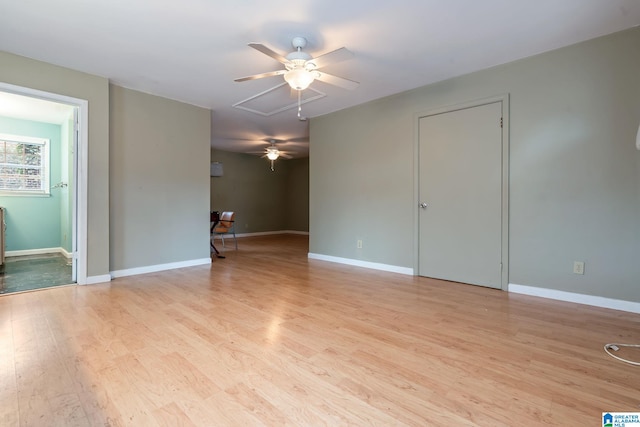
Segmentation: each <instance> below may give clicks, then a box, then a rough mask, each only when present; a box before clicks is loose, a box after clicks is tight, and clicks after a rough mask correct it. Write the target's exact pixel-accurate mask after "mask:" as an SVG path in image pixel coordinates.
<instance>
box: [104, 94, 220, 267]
mask: <svg viewBox="0 0 640 427" xmlns="http://www.w3.org/2000/svg"><path fill="white" fill-rule="evenodd" d="M110 102H111V109H110V123H111V129H110V135H111V147H110V153H109V155H110V157H111V163H110V174H109V176H110V189H111V207H110V215H111V233H110V235H111V241H110V243H111V244H110V247H111V271H117V270H125V269H131V268H139V267H148V266H155V265H161V264H166V263H173V262H181V261H191V260H199V259H205V258H208V257H209V256H210V254H209V154H210V153H209V148H210V129H211V112H210V111H209V110H207V109H204V108H200V107H195V106H192V105H188V104H183V103H180V102H177V101H173V100H169V99H166V98H161V97H158V96H153V95H149V94H145V93H141V92H137V91H134V90H130V89H125V88H122V87H119V86H116V85H111V86H110Z"/></svg>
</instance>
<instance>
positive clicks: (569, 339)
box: [0, 235, 640, 427]
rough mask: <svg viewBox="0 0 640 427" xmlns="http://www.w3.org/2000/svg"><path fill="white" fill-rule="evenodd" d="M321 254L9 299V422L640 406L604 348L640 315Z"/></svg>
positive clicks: (635, 378)
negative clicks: (316, 257) (356, 263)
mask: <svg viewBox="0 0 640 427" xmlns="http://www.w3.org/2000/svg"><path fill="white" fill-rule="evenodd" d="M307 252H308V238H307V237H306V236H295V235H289V236H267V237H255V238H243V239H241V240H240V243H239V249H238V250H237V251H235V250H228V251H226V252H225V254H226V255H227V258H226V259H212V264H211V265H210V266H196V267H189V268H183V269H176V270H169V271H164V272H158V273H152V274H146V275H138V276H131V277H123V278H119V279H115V280H113V281H112V282H111V283H110V284H100V285H91V286H75V287H64V288H52V289H49V290H42V291H38V292H31V293H24V294H14V295H5V296H0V425H2V426H5V425H6V426H42V425H47V426H48V425H61V426H68V425H78V426H109V427H115V426H136V427H137V426H211V425H216V426H239V425H242V426H284V425H290V426H300V425H305V426H306V425H309V426H316V425H341V426H344V425H347V426H348V425H354V426H362V425H380V426H392V425H393V426H424V425H461V426H514V425H526V426H542V425H556V426H576V425H600V423H601V420H600V417H601V413H602V412H605V411H618V412H638V411H640V389H639V386H638V384H640V371H639V370H638V368H637V367H634V366H631V365H627V364H624V363H622V362H619V361H617V360H615V359H613V358H611V357H610V356H608V355H606V354H605V353H604V351H603V349H602V347H603V345H604V344H605V343H608V342H629V343H634V340H637V339H638V337H639V336H640V315H637V314H632V313H624V312H619V311H615V310H607V309H601V308H597V307H589V306H584V305H579V304H572V303H564V302H560V301H550V300H545V299H542V298H536V297H530V296H524V295H511V294H509V293H506V292H501V291H497V290H493V289H485V288H481V287H475V286H469V285H463V284H459V283H452V282H445V281H439V280H434V279H428V278H422V277H412V276H405V275H399V274H394V273H388V272H380V271H373V270H367V269H362V268H358V267H353V266H346V265H339V264H333V263H328V262H324V261H319V260H310V259H308V258H307ZM623 351H624V354H626V355H629V354H630V353H631V354H633V353H632V352H633V350H631V349H625V350H623ZM621 354H622V353H621ZM630 357H633V356H630Z"/></svg>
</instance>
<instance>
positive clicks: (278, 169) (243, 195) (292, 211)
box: [210, 149, 309, 233]
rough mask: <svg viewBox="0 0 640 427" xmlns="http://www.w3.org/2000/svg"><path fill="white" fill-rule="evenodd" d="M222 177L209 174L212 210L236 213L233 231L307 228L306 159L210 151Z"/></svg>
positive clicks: (305, 229) (296, 229)
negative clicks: (271, 162) (272, 159)
mask: <svg viewBox="0 0 640 427" xmlns="http://www.w3.org/2000/svg"><path fill="white" fill-rule="evenodd" d="M211 161H212V162H221V163H222V164H223V168H224V176H222V177H211V178H210V179H211V209H212V210H217V211H220V212H222V211H234V212H236V233H256V232H265V231H284V230H293V231H304V232H306V231H308V217H309V214H308V212H309V210H308V206H309V205H308V192H309V190H308V188H309V187H308V185H309V173H308V164H309V161H308V159H306V158H305V159H290V160H284V159H281V160H276V162H275V171H273V172H272V171H271V169H270V165H269V161H268V160H266V159H264V158H260V157H258V156H254V155H249V154H240V153H232V152H228V151H222V150H215V149H212V150H211Z"/></svg>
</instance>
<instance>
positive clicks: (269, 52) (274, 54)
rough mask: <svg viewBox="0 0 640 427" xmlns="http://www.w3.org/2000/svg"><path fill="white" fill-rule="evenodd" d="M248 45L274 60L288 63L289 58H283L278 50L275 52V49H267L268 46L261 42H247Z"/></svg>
mask: <svg viewBox="0 0 640 427" xmlns="http://www.w3.org/2000/svg"><path fill="white" fill-rule="evenodd" d="M249 46H250V47H252V48H254V49H255V50H258V51H260V52H262V53H264V54H265V55H267V56H270V57H272V58H273V59H275V60H276V61H278V62H280V63H282V64H288V63H289V60H288V59H287V58H285V57H284V56H282V55H280V54H279V53H278V52H275V51H273V50H271V49H269V48H268V47H266V46H265V45H263V44H262V43H249Z"/></svg>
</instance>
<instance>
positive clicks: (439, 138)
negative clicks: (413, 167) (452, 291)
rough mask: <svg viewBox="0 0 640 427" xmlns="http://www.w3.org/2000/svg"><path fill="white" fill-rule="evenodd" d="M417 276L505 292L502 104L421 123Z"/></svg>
mask: <svg viewBox="0 0 640 427" xmlns="http://www.w3.org/2000/svg"><path fill="white" fill-rule="evenodd" d="M418 131H419V142H418V144H419V148H418V149H419V198H420V204H421V206H420V207H419V208H418V209H419V211H420V212H419V219H418V226H419V243H418V246H419V247H418V250H419V256H418V258H419V260H418V263H419V274H420V275H421V276H427V277H434V278H438V279H445V280H451V281H456V282H462V283H469V284H474V285H481V286H488V287H494V288H500V287H501V286H502V284H501V283H502V280H501V278H502V244H503V243H502V242H503V239H502V234H503V233H502V230H503V229H502V213H503V203H502V194H503V193H502V183H503V162H502V153H503V148H502V144H503V141H502V139H503V138H502V102H493V103H489V104H485V105H479V106H474V107H469V108H464V109H460V110H456V111H449V112H445V113H441V114H435V115H429V116H425V117H421V118H419V128H418Z"/></svg>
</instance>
